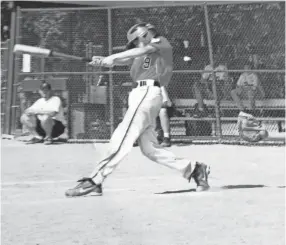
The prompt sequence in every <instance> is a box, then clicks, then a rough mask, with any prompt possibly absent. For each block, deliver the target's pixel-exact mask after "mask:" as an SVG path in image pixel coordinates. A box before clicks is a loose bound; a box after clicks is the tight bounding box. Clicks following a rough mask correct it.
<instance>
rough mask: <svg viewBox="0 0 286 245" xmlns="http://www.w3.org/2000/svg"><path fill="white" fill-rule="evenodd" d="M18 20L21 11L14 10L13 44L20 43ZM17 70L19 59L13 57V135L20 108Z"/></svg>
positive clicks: (18, 8)
mask: <svg viewBox="0 0 286 245" xmlns="http://www.w3.org/2000/svg"><path fill="white" fill-rule="evenodd" d="M20 18H21V9H20V7H17V9H16V23H15V44H17V43H19V41H20V38H21V37H20ZM19 68H20V57H19V56H14V79H13V96H12V113H11V124H12V127H11V133H12V134H13V133H15V131H16V129H17V127H16V125H17V110H18V111H19V109H20V106H19V105H17V96H18V86H19Z"/></svg>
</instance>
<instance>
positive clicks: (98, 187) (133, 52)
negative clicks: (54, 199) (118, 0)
mask: <svg viewBox="0 0 286 245" xmlns="http://www.w3.org/2000/svg"><path fill="white" fill-rule="evenodd" d="M127 39H128V44H127V49H128V50H126V51H124V52H120V53H117V54H113V55H110V56H108V57H105V58H103V59H99V58H98V57H93V61H92V62H91V63H90V64H91V65H102V66H105V67H113V66H114V65H131V69H130V75H131V78H132V80H133V82H134V83H136V85H137V86H136V87H135V88H134V89H133V90H132V91H131V92H130V94H129V98H128V100H129V103H128V104H129V107H128V110H127V112H126V114H125V116H124V119H123V121H122V122H121V123H120V124H119V126H118V127H117V128H116V130H115V131H114V133H113V135H112V137H111V139H110V144H109V150H108V152H107V153H108V154H107V156H106V157H105V158H104V159H103V160H102V161H100V162H99V163H98V164H97V165H96V168H95V169H94V171H93V172H92V173H91V175H90V176H89V177H85V178H82V179H80V180H79V181H78V182H79V184H78V185H77V186H75V187H74V188H71V189H68V190H67V191H66V193H65V194H66V196H67V197H77V196H85V195H88V194H92V195H102V183H103V181H104V180H105V179H106V177H107V176H108V175H109V174H111V173H112V172H113V170H114V169H115V168H116V166H117V165H118V164H119V162H120V161H122V160H123V158H124V157H125V156H126V155H127V154H128V153H129V152H130V151H131V149H132V147H133V144H134V142H135V141H136V140H137V139H138V144H139V146H140V148H141V151H142V153H143V154H144V155H145V156H146V157H148V158H149V159H150V160H152V161H155V162H157V163H159V164H162V165H164V166H166V167H169V168H172V169H174V170H177V171H178V172H179V173H181V174H182V176H183V177H184V178H185V179H187V180H188V181H190V180H191V178H193V179H194V180H195V182H196V184H197V191H205V190H207V189H209V184H208V174H209V171H208V169H209V168H208V166H207V165H206V164H204V163H199V162H192V164H191V162H190V160H188V159H184V158H178V157H176V156H175V155H174V154H173V153H172V152H170V151H168V150H167V149H166V148H163V147H162V146H160V145H159V144H158V141H157V138H156V133H155V130H154V127H155V120H156V117H157V116H158V115H159V112H160V109H161V108H162V101H163V99H162V90H161V89H160V86H161V84H160V80H161V79H160V78H161V77H162V76H164V75H165V74H166V73H168V72H169V69H170V67H171V65H170V66H169V65H168V64H172V59H173V57H172V56H173V54H172V47H171V45H170V44H169V42H168V41H167V40H166V39H165V38H164V37H157V38H153V37H152V35H151V34H150V32H149V31H148V28H147V27H146V26H145V25H144V24H137V25H134V26H132V27H131V28H130V30H129V31H128V33H127ZM194 163H195V164H194Z"/></svg>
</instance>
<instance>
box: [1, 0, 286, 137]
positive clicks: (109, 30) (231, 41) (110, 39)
mask: <svg viewBox="0 0 286 245" xmlns="http://www.w3.org/2000/svg"><path fill="white" fill-rule="evenodd" d="M284 4H285V3H284V2H272V3H240V4H237V3H236V4H231V3H229V4H220V5H217V4H214V3H209V4H208V3H205V4H198V5H193V4H192V5H188V4H184V5H182V6H177V5H176V6H157V7H154V6H152V7H124V8H123V7H120V8H94V7H89V8H61V9H59V8H57V9H17V11H15V13H14V14H15V16H14V19H15V20H14V26H12V28H14V32H15V40H14V41H15V43H21V44H26V45H32V46H40V47H45V48H50V49H53V50H56V51H59V52H63V53H67V54H72V55H78V56H87V57H92V56H93V55H103V56H107V55H110V54H112V53H116V52H120V51H123V50H124V47H125V44H126V33H127V31H128V29H129V28H130V27H131V26H132V25H134V24H136V23H140V22H148V23H152V24H153V25H154V26H155V27H156V29H157V31H158V32H159V33H160V35H162V36H165V37H166V38H167V39H168V40H169V41H170V43H171V45H172V46H173V54H174V72H173V76H172V80H171V82H170V84H169V87H168V92H169V95H170V98H171V100H172V102H173V105H174V108H173V109H174V110H173V111H172V115H170V116H171V135H172V138H173V139H174V140H179V141H184V140H189V139H193V138H194V137H195V138H196V139H199V138H203V139H204V138H205V137H207V138H210V139H224V138H229V139H234V138H236V136H237V135H238V133H237V128H236V119H237V115H238V112H239V110H241V109H244V108H247V109H249V110H250V111H251V113H253V114H254V115H256V116H257V117H258V118H259V119H260V120H261V121H262V123H263V124H265V125H266V127H267V129H268V130H270V131H271V132H282V131H283V130H285V124H284V117H285V99H284V98H285V6H284ZM12 24H13V23H12ZM11 57H12V54H11ZM12 58H13V60H14V64H13V68H14V69H13V74H12V75H13V76H12V75H11V79H10V81H9V82H10V83H12V84H13V86H11V89H10V91H8V92H9V93H10V96H8V98H10V99H9V100H7V103H6V108H8V109H9V110H6V111H9V112H10V113H9V114H8V115H6V117H8V118H7V120H6V122H7V123H6V124H5V125H4V129H5V131H6V133H15V132H16V131H17V130H19V129H21V124H20V120H19V118H20V115H21V113H22V112H23V110H25V108H27V107H28V106H29V105H30V104H31V103H32V102H33V101H34V100H35V99H36V98H37V96H38V95H37V89H38V87H39V85H40V84H39V81H40V80H41V79H46V80H48V81H50V82H51V83H52V87H53V88H54V90H55V91H56V93H58V94H59V95H60V96H61V98H62V99H63V102H64V105H65V113H66V120H67V132H66V133H67V134H68V136H69V138H71V139H109V138H110V135H111V133H112V132H113V131H114V129H115V128H116V126H117V125H118V124H119V123H120V121H121V120H122V117H123V115H124V113H125V111H126V109H127V107H128V104H127V97H128V93H129V92H130V91H131V89H132V81H131V78H130V76H129V71H128V67H115V68H113V69H102V70H99V69H97V68H93V67H90V66H88V65H87V64H85V63H83V62H78V61H71V60H61V59H58V58H40V57H30V56H27V55H26V56H25V55H24V56H14V55H13V57H12Z"/></svg>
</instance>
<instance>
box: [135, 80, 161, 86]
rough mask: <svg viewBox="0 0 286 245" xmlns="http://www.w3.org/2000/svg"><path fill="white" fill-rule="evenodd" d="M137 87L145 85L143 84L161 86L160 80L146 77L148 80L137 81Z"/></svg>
mask: <svg viewBox="0 0 286 245" xmlns="http://www.w3.org/2000/svg"><path fill="white" fill-rule="evenodd" d="M137 84H138V85H137V87H143V86H155V87H160V83H159V82H158V81H155V80H152V79H146V80H139V81H137Z"/></svg>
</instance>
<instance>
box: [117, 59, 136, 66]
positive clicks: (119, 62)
mask: <svg viewBox="0 0 286 245" xmlns="http://www.w3.org/2000/svg"><path fill="white" fill-rule="evenodd" d="M133 60H134V59H132V58H126V59H120V60H115V61H114V65H117V66H129V65H132V63H133Z"/></svg>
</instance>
